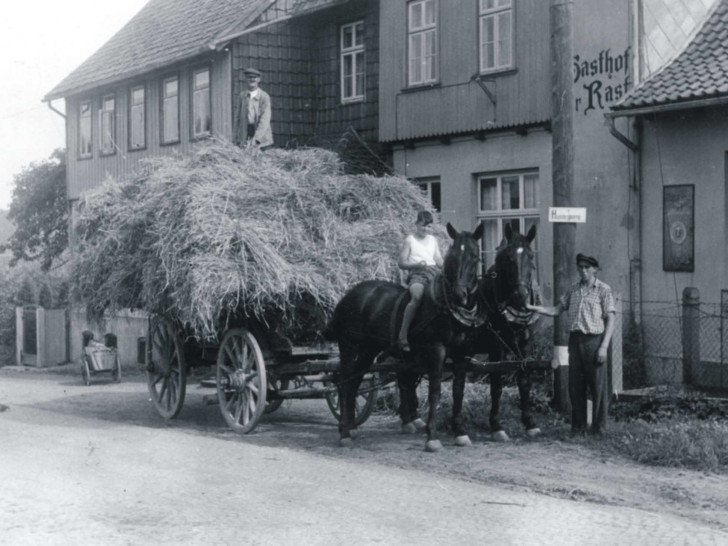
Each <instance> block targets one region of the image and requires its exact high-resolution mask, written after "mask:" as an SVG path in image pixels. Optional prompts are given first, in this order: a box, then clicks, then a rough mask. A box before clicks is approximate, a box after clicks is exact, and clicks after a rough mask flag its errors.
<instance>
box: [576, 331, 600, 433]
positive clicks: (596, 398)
mask: <svg viewBox="0 0 728 546" xmlns="http://www.w3.org/2000/svg"><path fill="white" fill-rule="evenodd" d="M601 343H602V336H601V335H600V334H597V335H590V334H582V333H581V332H571V334H569V398H571V430H572V431H574V432H582V431H586V426H587V389H588V391H589V392H591V395H592V432H595V433H598V432H601V431H603V430H604V429H605V428H606V417H607V404H608V399H607V396H606V390H607V389H606V380H607V364H606V363H604V364H601V365H598V362H597V353H598V351H599V345H600V344H601Z"/></svg>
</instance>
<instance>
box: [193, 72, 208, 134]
mask: <svg viewBox="0 0 728 546" xmlns="http://www.w3.org/2000/svg"><path fill="white" fill-rule="evenodd" d="M199 74H207V83H206V84H201V85H199V86H198V84H197V76H198V75H199ZM211 76H212V74H211V73H210V69H209V67H205V68H200V69H199V70H195V71H193V72H192V138H205V137H208V136H210V134H212V103H211V100H210V99H211V96H210V79H211ZM201 109H202V110H201ZM203 117H204V120H202V119H200V121H201V122H202V126H201V127H202V128H201V130H198V118H203Z"/></svg>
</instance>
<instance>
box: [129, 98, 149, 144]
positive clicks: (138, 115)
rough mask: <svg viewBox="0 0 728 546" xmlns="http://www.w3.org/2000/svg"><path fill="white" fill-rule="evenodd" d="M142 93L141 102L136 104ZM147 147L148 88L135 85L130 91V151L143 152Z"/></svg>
mask: <svg viewBox="0 0 728 546" xmlns="http://www.w3.org/2000/svg"><path fill="white" fill-rule="evenodd" d="M138 91H141V92H142V93H141V94H142V97H141V99H142V100H141V102H134V101H135V100H136V99H135V95H136V94H137V92H138ZM146 147H147V88H146V86H145V85H135V86H133V87H131V88H130V89H129V149H130V150H143V149H144V148H146Z"/></svg>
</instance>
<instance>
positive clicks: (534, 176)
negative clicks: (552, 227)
mask: <svg viewBox="0 0 728 546" xmlns="http://www.w3.org/2000/svg"><path fill="white" fill-rule="evenodd" d="M477 183H478V186H477V187H478V190H477V191H478V219H479V220H480V221H482V222H483V224H484V226H485V231H484V233H483V240H482V246H483V265H484V267H485V269H487V268H488V267H490V266H491V265H493V264H494V263H495V253H496V249H497V248H498V245H499V244H500V242H501V240H502V239H503V234H504V228H505V226H506V224H510V225H511V228H513V229H517V230H518V231H519V232H521V233H523V234H525V233H528V230H529V229H531V226H534V225H535V226H537V228H536V229H537V236H536V239H535V240H534V242H533V243H532V248H533V250H534V252H535V253H536V256H537V259H538V220H539V214H540V210H539V194H538V172H537V171H530V172H518V173H503V174H494V175H481V176H479V177H478V179H477Z"/></svg>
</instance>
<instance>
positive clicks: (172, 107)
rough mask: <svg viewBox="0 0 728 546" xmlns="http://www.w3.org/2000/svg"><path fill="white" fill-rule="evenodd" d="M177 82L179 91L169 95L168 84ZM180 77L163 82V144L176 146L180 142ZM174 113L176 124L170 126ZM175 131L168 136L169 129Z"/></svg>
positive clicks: (170, 77)
mask: <svg viewBox="0 0 728 546" xmlns="http://www.w3.org/2000/svg"><path fill="white" fill-rule="evenodd" d="M171 82H176V84H177V91H176V92H175V94H174V95H171V94H170V95H169V96H168V95H167V84H168V83H171ZM179 83H180V82H179V76H169V77H167V78H164V79H163V80H162V94H161V95H162V96H161V100H162V105H161V114H162V115H161V120H160V121H161V127H160V130H161V143H162V144H175V143H177V142H179V141H180V129H179V126H180V119H179ZM172 112H174V114H175V120H174V121H175V123H174V124H169V123H168V122H169V119H168V118H169V115H170V114H171V113H172ZM168 128H169V129H172V128H173V129H174V135H168V134H167V129H168ZM172 137H173V138H172Z"/></svg>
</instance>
